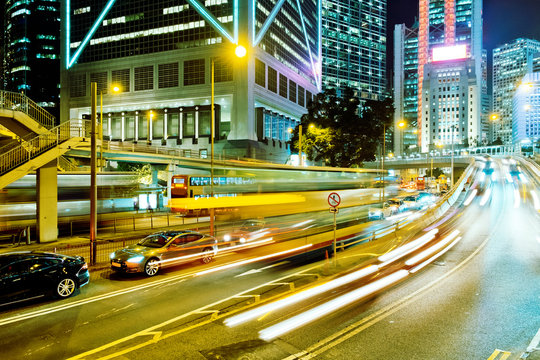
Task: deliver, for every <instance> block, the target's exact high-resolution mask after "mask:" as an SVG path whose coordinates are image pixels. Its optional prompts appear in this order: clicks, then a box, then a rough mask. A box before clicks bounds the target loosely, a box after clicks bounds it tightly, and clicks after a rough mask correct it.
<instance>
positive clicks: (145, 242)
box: [137, 234, 169, 248]
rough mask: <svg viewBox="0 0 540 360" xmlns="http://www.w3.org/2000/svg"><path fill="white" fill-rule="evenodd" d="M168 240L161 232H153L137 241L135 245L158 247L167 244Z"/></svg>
mask: <svg viewBox="0 0 540 360" xmlns="http://www.w3.org/2000/svg"><path fill="white" fill-rule="evenodd" d="M168 240H169V239H168V238H167V237H165V236H164V235H162V234H154V235H149V236H147V237H145V238H144V239H142V240H141V241H139V242H138V243H137V245H141V246H147V247H153V248H160V247H163V246H164V245H165V244H167V241H168Z"/></svg>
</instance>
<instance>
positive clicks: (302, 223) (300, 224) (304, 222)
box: [291, 220, 313, 228]
mask: <svg viewBox="0 0 540 360" xmlns="http://www.w3.org/2000/svg"><path fill="white" fill-rule="evenodd" d="M310 222H313V220H306V221H302V222H299V223H298V224H294V225H293V226H291V227H293V228H295V227H300V226H304V225H307V224H309V223H310Z"/></svg>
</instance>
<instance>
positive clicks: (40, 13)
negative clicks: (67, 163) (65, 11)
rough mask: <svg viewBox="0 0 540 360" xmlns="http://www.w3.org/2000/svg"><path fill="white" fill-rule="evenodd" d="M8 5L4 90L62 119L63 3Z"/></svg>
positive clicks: (15, 0) (13, 1) (37, 0)
mask: <svg viewBox="0 0 540 360" xmlns="http://www.w3.org/2000/svg"><path fill="white" fill-rule="evenodd" d="M4 2H5V4H4V11H3V13H2V15H3V22H4V34H3V40H4V42H3V68H4V71H3V73H4V86H5V88H6V90H9V91H14V92H22V93H24V94H26V95H27V96H29V97H30V98H31V99H32V100H34V101H35V102H36V103H38V105H40V106H42V107H44V108H45V109H46V110H48V111H49V112H51V113H52V114H53V115H55V116H58V106H59V99H58V96H59V92H60V91H59V89H58V87H59V77H60V70H59V69H60V60H59V55H60V1H59V0H34V1H20V0H5V1H4Z"/></svg>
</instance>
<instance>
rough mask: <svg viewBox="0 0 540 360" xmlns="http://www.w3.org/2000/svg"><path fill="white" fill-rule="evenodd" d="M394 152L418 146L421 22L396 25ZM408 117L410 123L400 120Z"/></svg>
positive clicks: (400, 152)
mask: <svg viewBox="0 0 540 360" xmlns="http://www.w3.org/2000/svg"><path fill="white" fill-rule="evenodd" d="M394 107H395V112H394V144H395V146H394V153H395V154H396V155H402V154H403V153H404V152H406V151H407V150H408V149H411V151H412V150H414V149H416V148H417V145H418V141H417V133H418V131H417V122H416V118H417V114H418V23H416V24H415V25H413V27H412V28H408V27H406V26H405V25H404V24H399V25H396V27H395V29H394ZM401 121H404V122H405V123H406V126H405V127H404V128H402V129H401V128H400V127H399V126H398V124H399V123H400V122H401Z"/></svg>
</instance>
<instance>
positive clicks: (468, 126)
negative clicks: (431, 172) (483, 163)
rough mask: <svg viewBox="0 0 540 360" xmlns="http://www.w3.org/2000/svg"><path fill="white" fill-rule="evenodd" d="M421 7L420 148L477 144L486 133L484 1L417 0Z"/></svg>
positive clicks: (419, 49) (419, 40)
mask: <svg viewBox="0 0 540 360" xmlns="http://www.w3.org/2000/svg"><path fill="white" fill-rule="evenodd" d="M419 10H420V14H419V15H420V16H419V30H418V116H417V125H418V130H419V134H420V136H419V142H420V146H421V148H422V151H424V152H425V151H428V150H430V149H433V148H434V145H435V143H437V142H439V141H440V142H442V143H443V144H447V145H451V144H462V145H465V144H469V145H471V144H472V143H479V142H481V141H482V139H483V137H485V136H486V135H487V134H483V133H482V129H483V127H482V119H481V107H482V97H483V95H482V88H483V86H482V74H483V72H482V69H483V67H482V0H420V6H419ZM427 70H429V71H427ZM464 70H465V71H467V73H464V72H463V71H464ZM433 77H435V78H433ZM448 82H449V83H448ZM466 84H467V85H466ZM425 86H429V88H425ZM433 86H435V87H436V88H433ZM464 86H465V88H464ZM458 89H459V90H458ZM430 90H431V91H435V92H436V94H435V93H430ZM433 96H435V97H433ZM439 96H440V101H441V102H439ZM443 115H444V116H443Z"/></svg>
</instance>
